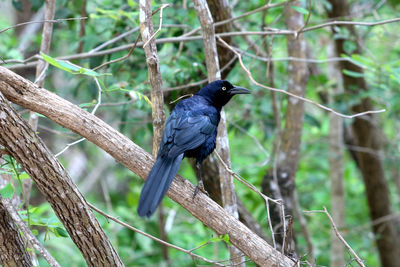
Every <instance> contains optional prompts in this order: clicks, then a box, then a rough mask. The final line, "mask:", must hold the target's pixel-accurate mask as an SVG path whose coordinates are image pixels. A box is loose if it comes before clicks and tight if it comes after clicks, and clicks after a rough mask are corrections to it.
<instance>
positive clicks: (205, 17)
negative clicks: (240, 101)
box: [194, 0, 244, 266]
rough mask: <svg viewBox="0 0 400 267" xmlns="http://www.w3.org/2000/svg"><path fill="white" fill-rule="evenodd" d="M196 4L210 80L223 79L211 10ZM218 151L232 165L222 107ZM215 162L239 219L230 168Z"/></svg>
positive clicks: (240, 261)
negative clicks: (227, 168)
mask: <svg viewBox="0 0 400 267" xmlns="http://www.w3.org/2000/svg"><path fill="white" fill-rule="evenodd" d="M194 6H195V9H196V13H197V17H198V18H199V20H200V24H201V30H202V31H201V33H202V36H203V46H204V54H205V57H206V66H207V72H208V81H209V82H213V81H215V80H218V79H221V73H220V69H219V61H218V53H217V44H216V40H215V31H214V25H213V18H212V17H211V13H210V10H209V8H208V5H207V2H206V1H205V0H194ZM228 7H229V4H228ZM216 151H217V153H218V154H219V155H220V156H221V158H222V160H223V161H224V162H225V163H226V164H227V165H228V166H229V167H230V164H231V159H230V152H229V140H228V132H227V130H226V117H225V111H224V109H222V111H221V120H220V122H219V125H218V135H217V147H216ZM215 163H216V164H217V166H218V174H219V175H218V177H219V184H220V188H221V196H222V205H223V207H224V209H225V210H226V211H227V212H229V213H230V214H232V215H233V216H234V217H235V218H236V219H237V218H238V212H237V203H236V193H235V187H234V184H233V177H232V176H231V174H230V173H229V172H228V170H226V168H224V166H223V165H222V163H221V162H219V161H217V162H215ZM228 247H229V253H230V259H231V264H232V265H233V266H244V257H243V253H242V252H241V251H240V250H238V249H237V248H236V247H234V246H228Z"/></svg>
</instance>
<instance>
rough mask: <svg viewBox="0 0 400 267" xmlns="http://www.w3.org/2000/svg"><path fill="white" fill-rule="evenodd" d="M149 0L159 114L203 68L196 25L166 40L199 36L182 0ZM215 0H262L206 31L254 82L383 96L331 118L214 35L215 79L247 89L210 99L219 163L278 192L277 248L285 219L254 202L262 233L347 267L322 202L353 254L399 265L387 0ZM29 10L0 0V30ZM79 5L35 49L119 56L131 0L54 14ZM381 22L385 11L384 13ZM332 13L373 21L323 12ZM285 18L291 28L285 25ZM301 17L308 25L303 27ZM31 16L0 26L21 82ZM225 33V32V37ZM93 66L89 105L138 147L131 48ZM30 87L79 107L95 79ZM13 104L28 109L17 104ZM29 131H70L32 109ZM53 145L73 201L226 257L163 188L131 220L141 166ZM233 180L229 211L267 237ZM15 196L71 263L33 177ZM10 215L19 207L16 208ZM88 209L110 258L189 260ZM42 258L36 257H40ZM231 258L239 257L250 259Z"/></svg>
mask: <svg viewBox="0 0 400 267" xmlns="http://www.w3.org/2000/svg"><path fill="white" fill-rule="evenodd" d="M270 2H271V3H270ZM165 3H169V4H170V6H169V7H167V8H165V9H164V10H163V21H162V28H161V31H160V32H159V33H158V34H157V36H156V39H157V40H158V42H159V43H158V45H157V50H158V55H159V60H160V64H161V74H162V79H163V86H164V90H165V91H164V98H165V111H166V115H167V116H168V114H169V111H170V110H171V108H173V106H174V105H175V104H176V103H171V102H172V101H174V100H176V99H178V98H179V97H180V96H182V95H186V94H191V93H194V92H196V91H197V90H199V89H200V88H201V87H202V86H204V85H205V84H206V83H207V80H206V79H207V72H206V67H205V58H204V52H203V43H202V40H201V37H199V38H197V39H195V38H194V40H186V39H184V38H182V36H183V35H185V34H188V35H187V36H201V33H200V32H196V33H191V31H192V30H193V29H195V28H197V27H199V26H200V23H199V19H198V17H197V15H196V12H195V10H194V8H193V3H192V2H191V1H185V0H184V1H172V2H159V1H153V3H152V8H153V10H154V11H155V10H156V9H157V8H159V7H160V6H161V5H162V4H165ZM223 3H224V1H222V0H221V1H217V0H213V1H211V0H210V1H208V4H209V6H210V9H211V13H212V15H213V18H214V21H223V20H226V19H229V18H234V17H237V16H240V15H243V14H245V13H246V12H249V11H253V10H256V9H258V8H260V7H263V6H265V5H268V4H270V5H272V7H271V8H264V9H262V10H260V11H258V12H257V11H255V12H253V13H252V14H249V15H247V16H244V17H243V18H240V19H236V20H234V21H232V22H230V23H226V24H224V26H220V27H216V32H219V33H221V32H227V33H228V34H227V35H230V36H229V37H227V36H225V37H224V40H225V41H227V42H229V43H230V45H231V46H232V47H233V48H234V49H235V51H237V52H239V53H240V54H241V56H242V59H243V63H244V65H245V66H246V68H248V69H249V71H250V72H251V75H252V77H253V78H254V79H255V80H256V81H257V82H259V83H261V84H263V85H265V86H270V87H273V88H278V89H282V90H285V91H290V92H293V93H295V94H297V95H304V96H305V97H306V98H307V99H310V100H311V101H313V102H315V103H320V104H322V105H324V106H327V107H329V108H332V109H334V110H335V111H337V112H339V113H342V114H346V115H351V114H355V113H358V112H364V111H368V110H381V109H385V112H381V113H377V114H367V115H365V116H360V117H356V118H346V117H343V116H338V115H335V114H333V113H331V112H328V111H326V110H324V109H322V108H320V107H318V106H316V105H314V104H312V103H311V104H310V103H304V102H302V104H301V105H297V103H296V102H297V101H300V100H297V99H295V98H291V99H290V100H288V97H287V95H285V94H283V93H282V92H272V91H270V90H268V89H266V88H263V87H260V86H257V85H255V84H254V83H252V82H251V79H250V77H249V76H248V74H247V73H246V72H245V71H244V70H243V68H242V67H241V65H240V64H239V62H238V60H237V57H236V56H235V54H234V53H233V52H232V51H230V50H229V49H227V48H226V47H224V46H222V45H221V44H220V43H219V44H218V49H219V50H218V53H219V61H220V67H221V68H223V70H224V71H223V72H222V76H223V78H224V79H227V80H229V81H230V82H231V83H232V84H235V85H238V86H241V87H246V88H249V89H251V90H252V95H251V96H249V97H237V98H234V100H233V101H231V103H230V104H229V105H227V106H226V108H225V110H226V113H227V129H228V137H229V145H230V155H231V164H232V170H233V171H234V172H235V173H237V174H239V175H240V176H241V177H243V178H244V179H245V180H247V181H248V182H249V183H252V184H253V185H254V186H256V187H257V188H258V189H259V190H260V191H262V192H263V193H264V194H266V195H267V196H269V197H271V198H274V199H283V200H284V201H285V209H286V213H285V214H286V215H288V216H289V217H287V218H286V219H287V222H289V226H288V227H289V228H288V229H286V234H287V235H288V236H289V237H288V239H289V240H290V241H289V243H290V244H289V245H285V244H283V245H282V237H283V233H284V232H285V230H284V229H283V228H282V220H281V217H282V214H281V213H280V207H279V206H278V205H276V204H274V203H272V202H270V210H271V218H270V221H271V223H272V225H273V229H274V230H273V232H274V234H275V235H274V237H275V239H276V240H275V242H276V245H277V246H278V247H281V246H283V247H284V249H285V252H286V253H287V254H288V255H291V256H293V257H295V258H297V259H299V260H301V262H302V263H303V264H304V265H305V266H307V265H308V266H312V265H313V264H316V266H344V265H345V266H355V265H356V263H355V262H354V256H353V255H352V254H350V253H349V251H348V250H347V249H346V248H344V246H343V243H342V242H340V241H339V242H338V239H337V237H336V235H335V233H332V225H331V222H330V221H329V218H328V217H327V216H326V214H324V213H316V212H311V213H310V212H307V211H316V210H317V211H321V210H323V207H326V208H327V210H328V211H329V212H330V214H331V215H332V216H333V219H334V221H335V223H336V226H337V227H338V230H339V231H340V233H341V234H342V235H343V237H344V239H345V240H346V241H347V243H348V244H349V245H350V246H351V247H352V248H353V250H354V251H355V252H356V253H357V255H358V256H359V257H360V258H361V259H363V260H364V261H365V264H366V265H367V266H400V262H399V261H398V260H399V257H400V256H399V255H400V253H398V252H399V245H400V243H399V240H400V205H399V202H400V168H399V163H400V161H399V150H400V145H399V144H400V142H399V141H400V135H399V132H400V120H399V114H400V91H399V90H400V89H399V88H400V59H399V58H400V35H399V31H398V29H399V26H400V19H399V14H400V4H399V3H398V1H395V0H392V1H389V0H387V1H385V0H382V1H372V0H362V1H351V0H340V1H339V0H335V1H334V0H323V1H286V2H285V1H259V0H249V1H231V2H230V3H229V6H230V8H229V7H228V8H226V7H225V8H224V5H223ZM44 13H45V5H44V1H41V0H32V1H28V0H13V1H7V0H2V1H0V30H1V29H6V28H7V27H10V26H13V25H16V24H18V23H22V22H27V21H39V20H43V18H44ZM79 17H87V19H81V20H68V21H59V22H58V23H54V24H53V36H52V40H51V46H50V50H49V53H48V54H49V56H51V57H53V58H59V57H65V58H64V59H67V60H70V61H71V62H72V63H74V64H76V65H79V66H82V67H84V68H87V69H93V68H94V67H96V66H99V65H100V64H102V63H104V62H108V61H110V60H113V59H117V58H120V57H122V56H124V55H126V54H127V53H128V49H129V45H130V44H132V43H134V41H135V40H136V38H137V37H138V35H139V34H140V31H139V26H140V25H139V6H138V3H137V2H136V1H133V0H128V1H118V0H117V1H109V0H93V1H86V0H76V1H66V0H60V1H57V2H56V12H55V18H56V19H65V18H79ZM389 19H397V22H396V20H394V21H386V20H389ZM335 20H341V21H354V22H377V21H382V22H383V23H382V24H380V25H339V24H334V25H331V26H326V25H324V24H325V23H327V22H329V21H335ZM293 21H294V22H298V23H300V25H303V26H302V27H296V26H293V25H296V24H293V23H292V22H293ZM153 23H154V25H155V26H154V27H155V28H158V26H159V23H160V18H159V13H157V14H155V15H154V16H153ZM316 25H320V26H321V27H316V28H315V29H309V28H310V27H312V26H316ZM293 27H294V28H293ZM42 28H43V24H42V23H31V24H27V25H23V26H20V27H15V28H12V29H9V30H7V31H3V32H1V33H0V56H1V59H2V62H1V63H0V64H1V65H2V66H4V67H7V68H9V69H11V70H13V71H15V72H16V73H18V74H20V75H21V76H23V77H25V78H28V79H30V80H32V81H35V72H36V70H35V69H36V64H37V63H36V61H37V58H36V57H33V58H30V57H32V56H35V55H37V54H38V51H39V49H40V44H41V40H42V37H41V36H42ZM279 30H281V31H282V32H280V31H279ZM303 30H305V31H304V32H302V31H303ZM283 31H292V32H287V33H285V32H283ZM240 32H241V33H242V34H240V35H237V36H233V34H229V33H240ZM249 32H254V33H249ZM266 32H269V33H268V34H266ZM295 32H297V35H295V34H294V33H295ZM160 40H162V41H160ZM112 49H113V50H112ZM98 52H103V53H98ZM93 53H97V54H96V56H93ZM26 59H28V60H26ZM97 72H99V73H108V75H104V76H101V77H99V81H100V84H101V87H102V94H101V104H100V105H99V106H98V109H97V111H96V116H98V117H100V118H101V119H102V120H104V121H105V122H107V123H108V124H110V125H111V126H112V127H114V128H115V129H118V130H119V131H120V132H121V133H123V134H124V135H126V136H128V137H129V138H130V139H131V140H133V142H134V143H136V144H138V145H139V146H141V147H142V148H143V149H145V150H146V151H148V152H150V153H151V151H152V138H153V134H152V129H153V127H152V117H151V105H150V102H149V101H150V100H149V98H150V85H149V83H148V76H147V75H148V72H147V65H146V58H145V54H144V51H143V49H142V48H141V47H137V48H135V49H134V51H133V53H132V54H131V55H130V56H129V57H128V58H127V59H125V60H123V61H120V62H116V63H113V64H109V65H108V66H105V67H103V68H101V69H99V70H97ZM43 87H44V88H46V89H48V90H51V91H53V92H55V93H56V94H58V95H59V96H61V97H63V98H65V99H67V100H69V101H71V102H73V103H75V104H77V105H79V106H80V107H82V108H84V109H87V110H88V111H92V110H93V108H94V107H95V106H96V104H98V101H99V96H98V94H99V90H98V87H97V86H96V83H95V82H94V80H93V77H91V76H90V75H79V74H73V73H71V72H69V71H68V70H67V71H66V70H65V69H64V70H63V69H61V68H57V67H54V66H50V67H49V68H48V70H47V72H46V79H45V83H44V86H43ZM18 110H19V111H20V113H21V114H23V116H24V118H26V119H27V120H28V119H29V116H30V113H29V111H27V110H24V109H22V108H19V109H18ZM37 131H38V133H39V135H40V137H41V138H42V139H43V140H44V142H45V143H46V145H47V146H48V147H49V148H50V150H51V151H52V152H54V154H57V153H59V152H60V151H62V150H63V149H64V148H65V147H66V146H67V145H68V144H70V143H72V142H74V141H76V140H78V139H79V138H80V136H78V135H76V134H74V133H72V132H70V131H69V130H67V129H65V128H62V127H61V126H59V125H57V124H55V123H54V122H52V121H50V120H49V119H47V118H45V117H43V116H39V118H38V128H37ZM58 158H59V160H60V161H61V162H62V163H63V165H64V166H65V168H66V169H67V170H68V172H69V174H70V176H71V177H72V178H73V179H74V181H75V182H76V183H77V184H78V187H79V189H80V190H81V192H82V194H83V195H84V196H85V197H86V199H87V200H88V202H90V203H92V204H94V205H95V206H97V207H99V208H101V209H102V210H104V211H106V212H107V213H109V214H110V215H112V216H115V217H118V218H119V219H121V220H123V221H125V222H127V223H128V224H131V225H133V226H134V227H137V228H139V229H141V230H143V231H145V232H147V233H150V234H152V235H155V236H160V235H165V236H167V238H168V241H169V242H171V243H173V244H175V245H177V246H180V247H183V248H185V249H192V248H196V247H198V246H201V245H203V244H206V245H205V246H202V247H201V248H199V249H198V250H195V252H196V253H197V254H200V255H203V256H206V257H208V258H212V259H214V260H226V259H228V258H229V254H228V250H227V248H226V244H225V242H224V240H223V239H219V238H218V236H217V235H216V234H215V233H214V232H213V231H212V230H210V229H208V228H207V227H205V226H204V225H203V224H202V223H201V222H200V221H198V220H196V219H195V218H194V217H192V216H191V215H190V214H189V213H188V212H187V211H185V210H184V209H183V208H181V207H180V206H179V205H178V204H176V203H174V202H173V201H171V200H170V199H169V198H165V199H164V201H163V215H162V216H159V215H157V216H153V217H152V218H151V219H150V220H145V219H142V218H140V217H139V216H138V215H137V213H136V207H137V204H138V198H139V193H140V190H141V188H142V186H143V181H142V179H140V178H139V177H137V176H136V175H135V174H133V173H132V172H130V171H129V170H127V169H126V168H125V167H123V166H122V165H120V164H119V163H117V162H116V161H115V160H114V159H113V158H112V157H110V156H109V155H107V154H106V153H105V152H104V151H102V150H101V149H100V148H98V147H97V146H95V145H94V144H92V143H90V142H88V141H82V142H80V143H78V144H76V145H72V146H70V147H68V149H66V150H65V151H64V152H63V153H62V154H60V155H59V156H58ZM211 159H212V160H211V162H209V163H207V165H206V166H203V168H205V170H204V171H205V172H206V174H205V175H206V176H210V177H211V176H213V173H214V174H215V171H213V169H212V164H213V163H212V162H213V160H214V162H215V161H216V157H215V155H212V158H211ZM132 160H135V159H132ZM11 163H12V159H8V161H7V164H5V165H3V167H2V172H10V173H11V171H10V170H11V169H12V167H10V166H11ZM208 164H209V165H208ZM192 166H193V163H192V162H190V161H188V160H184V162H183V164H182V165H181V168H180V171H179V174H180V175H182V176H183V177H185V178H187V179H189V180H190V181H191V182H192V183H197V181H196V175H195V172H194V170H193V167H192ZM20 171H21V173H23V170H20ZM207 171H208V172H209V174H207ZM13 184H14V187H15V190H16V193H20V192H21V188H20V186H19V185H18V183H13ZM213 184H214V185H215V181H214V182H213V181H212V180H211V181H209V184H208V185H207V186H208V188H207V191H209V192H210V194H211V197H212V198H213V199H215V200H216V201H217V202H219V201H220V193H218V189H216V191H217V192H215V191H214V190H213V189H212V185H213ZM235 192H236V194H237V199H238V202H239V204H238V207H239V214H240V219H241V220H242V221H243V222H244V223H245V224H246V225H248V226H249V227H250V228H251V229H253V230H254V231H258V234H259V235H261V236H262V237H263V238H265V239H267V240H268V242H270V243H271V244H272V242H273V240H272V232H271V229H270V227H269V220H268V214H267V209H266V206H265V201H264V200H263V198H262V197H260V196H259V195H257V194H256V193H255V192H253V191H252V190H250V189H249V188H248V187H246V186H244V185H243V184H241V183H239V182H238V181H235ZM29 209H30V213H31V216H30V220H31V221H30V224H31V225H32V227H33V230H34V233H35V234H37V235H38V237H39V239H40V240H42V241H43V243H44V245H45V247H46V248H47V249H48V250H49V252H50V253H51V254H52V255H53V256H54V257H55V258H56V260H57V261H58V262H59V263H60V264H61V265H62V266H85V265H86V263H85V261H84V259H83V257H82V256H81V254H80V252H79V250H78V249H77V248H76V247H75V245H74V244H73V243H72V241H71V240H70V238H69V237H68V235H67V234H66V233H65V230H64V231H63V228H62V225H61V224H60V223H59V221H58V219H57V217H56V216H55V215H54V213H53V211H52V210H51V208H50V205H49V204H48V203H47V202H46V201H45V199H44V198H43V196H42V195H41V194H40V193H39V192H38V191H37V190H36V189H35V186H34V185H33V188H32V192H31V196H30V208H29ZM21 214H22V215H24V214H25V217H26V211H23V210H22V211H21ZM96 216H97V214H96ZM160 218H162V219H160ZM291 218H293V219H291ZM26 219H27V217H26ZM98 219H99V221H100V222H101V224H102V227H103V228H104V229H105V231H106V233H107V235H108V237H109V238H110V240H111V242H112V243H113V245H114V246H115V247H116V249H117V251H118V253H119V255H120V256H121V258H122V260H123V262H124V263H125V264H126V266H144V265H146V266H195V265H197V264H198V265H201V264H204V263H200V262H196V263H194V262H193V261H192V259H191V257H190V256H188V255H186V254H184V253H182V252H179V251H177V250H174V249H168V250H166V249H163V247H162V246H161V245H160V244H159V243H156V242H154V241H152V240H151V239H149V238H147V237H144V236H142V235H140V234H138V233H135V232H133V231H131V230H128V229H126V228H124V227H122V226H121V225H118V224H115V223H113V222H109V221H107V220H106V219H105V218H104V217H102V216H98ZM225 241H226V240H225ZM388 262H391V264H389V265H388ZM46 264H47V263H46V262H45V261H44V260H42V259H40V266H47V265H46ZM225 264H227V265H229V264H228V263H225ZM247 265H249V266H255V265H254V264H253V263H251V262H248V263H247Z"/></svg>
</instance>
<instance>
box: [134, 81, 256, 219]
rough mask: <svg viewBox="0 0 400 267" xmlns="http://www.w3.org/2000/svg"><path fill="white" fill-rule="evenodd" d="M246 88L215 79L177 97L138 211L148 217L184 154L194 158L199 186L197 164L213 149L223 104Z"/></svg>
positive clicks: (162, 194)
mask: <svg viewBox="0 0 400 267" xmlns="http://www.w3.org/2000/svg"><path fill="white" fill-rule="evenodd" d="M249 93H250V91H249V90H248V89H245V88H241V87H236V86H233V85H232V84H230V83H229V82H228V81H224V80H218V81H215V82H212V83H210V84H208V85H207V86H205V87H203V88H202V89H201V90H200V91H199V92H198V93H197V94H195V95H194V96H192V97H190V98H187V99H184V100H182V101H180V102H179V103H178V104H177V105H176V106H175V108H174V110H173V111H172V112H171V115H170V116H169V118H168V120H167V123H166V124H165V129H164V134H163V138H162V140H161V144H160V149H159V151H158V155H157V159H156V162H155V163H154V165H153V168H152V169H151V171H150V173H149V176H148V177H147V180H146V182H145V184H144V187H143V189H142V193H141V194H140V199H139V207H138V214H139V216H141V217H144V216H146V217H150V216H151V215H152V214H153V213H154V211H155V210H156V209H157V206H158V205H159V204H160V202H161V200H162V199H163V197H164V195H165V194H166V193H167V191H168V188H169V186H170V185H171V183H172V180H173V179H174V177H175V175H176V173H177V172H178V169H179V165H180V164H181V161H182V159H183V158H184V157H190V158H195V159H196V168H197V171H198V173H199V176H200V177H199V178H200V182H199V185H198V186H197V187H196V191H195V193H194V196H195V195H196V193H197V191H198V189H199V186H202V180H201V173H200V166H201V163H202V162H203V160H204V159H206V158H207V156H208V155H210V153H211V152H212V151H213V150H214V149H215V145H216V138H217V129H218V123H219V120H220V116H221V115H220V112H221V109H222V107H223V106H224V105H225V104H226V103H228V102H229V100H230V99H231V98H232V96H234V95H236V94H249Z"/></svg>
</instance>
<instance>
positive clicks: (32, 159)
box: [0, 76, 123, 266]
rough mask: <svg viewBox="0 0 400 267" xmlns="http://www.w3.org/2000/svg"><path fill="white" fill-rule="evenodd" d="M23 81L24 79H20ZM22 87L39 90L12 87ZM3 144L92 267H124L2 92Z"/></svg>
mask: <svg viewBox="0 0 400 267" xmlns="http://www.w3.org/2000/svg"><path fill="white" fill-rule="evenodd" d="M2 78H3V76H2ZM20 81H24V80H22V78H21V80H20ZM21 85H22V86H24V87H27V86H29V87H34V88H39V87H38V86H37V85H35V84H33V83H30V82H29V85H23V84H21V83H18V82H17V83H16V84H14V85H13V86H16V87H17V86H21ZM16 87H15V88H16ZM0 88H1V90H2V91H3V90H4V91H6V92H10V91H12V92H14V93H16V94H18V95H20V96H27V95H25V93H27V92H26V91H24V88H20V89H21V90H23V91H24V92H23V91H21V90H19V89H17V91H15V90H14V89H15V88H10V87H9V86H8V85H7V84H6V83H4V80H3V79H2V81H1V82H0ZM30 104H31V105H30V108H29V109H31V110H34V108H33V106H34V105H36V102H35V101H30ZM0 144H1V145H2V146H4V147H5V148H6V150H7V151H8V152H9V153H10V155H12V156H13V157H14V158H15V159H16V160H17V161H18V163H20V164H21V166H22V167H23V168H24V170H25V171H26V172H27V173H28V174H29V176H30V177H31V179H32V180H33V181H35V183H36V185H37V187H38V189H39V190H40V191H41V192H42V194H43V195H44V196H45V197H46V199H47V201H48V202H49V203H50V205H51V206H52V208H53V209H54V211H55V213H56V214H57V216H58V218H59V219H60V220H61V222H62V223H63V224H64V226H65V228H66V230H67V231H68V233H69V235H70V237H71V239H72V240H73V241H74V242H75V244H76V245H77V247H78V248H79V249H80V251H81V252H82V255H83V256H84V258H85V260H86V262H87V264H88V265H89V266H123V264H122V262H121V260H120V258H119V256H118V254H117V253H116V252H115V250H114V248H113V247H112V245H111V243H110V241H109V240H108V238H107V237H106V235H105V234H104V232H103V229H102V228H101V227H100V224H99V223H98V221H97V219H96V218H95V216H94V215H93V213H92V211H91V210H90V207H89V206H88V205H87V203H86V200H85V199H84V198H83V196H82V195H81V193H80V192H79V191H78V188H77V187H76V185H75V184H74V183H73V181H72V180H71V178H70V177H69V176H68V174H67V172H66V171H65V169H64V168H63V166H62V165H61V164H60V162H59V161H58V160H57V159H56V158H55V157H54V156H53V154H52V153H51V152H50V151H49V150H48V149H47V147H46V146H45V145H44V144H43V142H42V140H41V139H40V138H39V137H38V136H37V135H36V134H35V132H34V131H33V130H32V129H31V128H30V127H29V125H28V124H27V123H26V121H25V120H23V119H22V118H21V116H19V115H18V113H17V112H16V111H15V109H14V108H13V107H12V106H11V105H10V103H9V102H8V101H7V100H6V99H5V98H4V96H3V95H2V94H1V93H0Z"/></svg>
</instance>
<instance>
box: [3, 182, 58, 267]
mask: <svg viewBox="0 0 400 267" xmlns="http://www.w3.org/2000/svg"><path fill="white" fill-rule="evenodd" d="M0 179H1V177H0ZM0 205H2V206H3V207H4V208H5V209H6V212H7V213H8V215H10V217H11V219H12V220H13V222H14V223H15V225H16V226H17V227H18V230H19V231H20V232H21V233H22V234H23V236H22V238H23V241H24V243H25V244H27V243H29V244H30V245H31V246H30V249H32V250H33V251H32V252H31V253H29V254H30V255H32V258H35V260H34V261H33V262H34V263H33V265H36V266H38V265H39V263H38V262H37V259H36V256H35V250H36V251H37V252H38V253H39V254H40V255H41V256H42V257H43V258H44V259H46V261H47V263H48V264H49V265H50V266H51V267H60V264H58V262H57V261H56V260H55V259H54V258H53V257H52V256H51V254H50V253H49V252H48V251H47V250H46V248H45V247H44V246H43V245H42V243H40V241H39V240H37V239H36V237H35V236H34V235H33V234H32V232H31V230H30V229H29V228H28V226H27V225H26V224H25V222H24V221H23V220H22V219H21V217H20V216H19V214H18V211H17V210H16V209H15V208H14V205H13V203H12V201H11V200H9V199H6V198H1V197H0ZM27 248H28V247H27ZM26 250H27V249H25V251H26Z"/></svg>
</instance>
